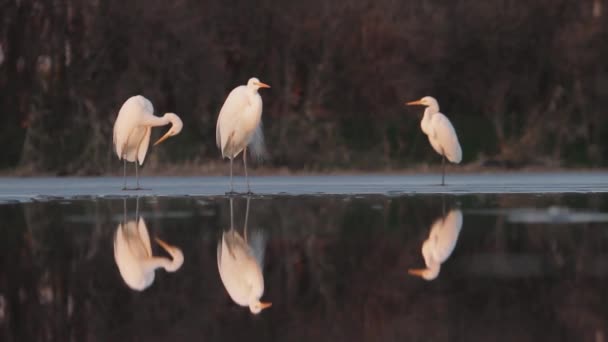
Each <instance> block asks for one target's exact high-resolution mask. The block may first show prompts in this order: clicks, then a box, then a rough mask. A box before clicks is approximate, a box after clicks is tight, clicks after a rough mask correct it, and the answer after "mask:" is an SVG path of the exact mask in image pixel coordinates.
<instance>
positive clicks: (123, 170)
mask: <svg viewBox="0 0 608 342" xmlns="http://www.w3.org/2000/svg"><path fill="white" fill-rule="evenodd" d="M122 161H123V163H122V180H123V186H122V189H123V190H127V160H126V159H124V158H123V159H122Z"/></svg>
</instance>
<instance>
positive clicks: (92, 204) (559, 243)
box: [0, 194, 608, 341]
mask: <svg viewBox="0 0 608 342" xmlns="http://www.w3.org/2000/svg"><path fill="white" fill-rule="evenodd" d="M231 202H232V210H231ZM231 213H232V215H231ZM0 219H1V222H0V267H1V268H0V339H1V340H2V341H244V340H251V341H267V340H272V341H310V340H316V341H395V340H415V341H448V340H450V341H458V340H464V341H468V340H500V341H514V340H518V341H522V340H523V341H529V340H573V341H606V340H608V323H607V322H608V288H607V286H606V284H607V281H608V226H607V225H608V195H606V194H587V195H580V194H578V195H577V194H569V195H563V194H562V195H559V194H558V195H555V194H553V195H542V196H541V195H526V194H502V195H465V196H450V195H416V196H413V195H412V196H393V197H386V196H381V195H372V196H343V195H334V196H285V197H283V196H276V195H273V196H258V197H255V196H254V197H251V198H247V197H243V196H240V197H234V198H233V199H232V200H231V199H229V198H227V197H224V196H217V197H174V198H172V197H142V198H139V199H136V198H127V199H123V198H118V197H117V198H112V199H108V198H106V199H93V200H91V199H86V200H77V199H76V200H53V201H46V202H30V203H21V204H19V203H13V204H11V203H9V204H3V205H0ZM231 222H232V223H231ZM231 227H232V229H231ZM218 245H219V248H218ZM423 246H424V247H423ZM423 250H424V253H423ZM218 268H221V269H222V272H220V270H218ZM260 281H261V284H262V286H263V289H262V290H261V291H260V288H259V287H260V284H259V282H260ZM256 291H257V292H258V293H257V295H261V296H259V301H260V302H261V303H272V305H271V306H269V307H267V308H265V309H261V312H260V313H259V314H254V313H252V310H253V309H250V307H249V306H248V304H247V303H249V302H255V300H256V299H258V298H257V297H258V296H257V295H256V294H254V293H253V292H256ZM251 298H253V299H251ZM242 305H244V306H242ZM266 306H267V305H266ZM258 309H260V308H259V307H258ZM254 311H255V310H254ZM258 311H259V310H258Z"/></svg>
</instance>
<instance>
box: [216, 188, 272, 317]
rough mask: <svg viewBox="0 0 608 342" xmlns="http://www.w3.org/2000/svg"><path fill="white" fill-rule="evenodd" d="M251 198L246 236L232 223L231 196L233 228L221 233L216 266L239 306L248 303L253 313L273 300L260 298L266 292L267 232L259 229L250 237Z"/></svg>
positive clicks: (247, 214) (267, 305)
mask: <svg viewBox="0 0 608 342" xmlns="http://www.w3.org/2000/svg"><path fill="white" fill-rule="evenodd" d="M248 216H249V198H247V212H246V214H245V228H244V237H243V236H241V234H239V233H238V232H237V231H236V230H235V228H234V224H233V221H234V219H233V211H232V198H231V199H230V230H228V231H227V232H224V233H223V234H222V240H221V241H219V242H218V245H217V267H218V270H219V272H220V278H221V279H222V283H223V284H224V287H225V288H226V291H227V292H228V294H229V295H230V298H232V300H233V301H234V302H235V303H237V304H238V305H240V306H248V307H249V310H251V312H252V313H254V314H258V313H260V312H261V311H262V310H263V309H266V308H268V307H270V306H271V305H272V304H271V303H264V302H260V297H262V295H263V294H264V275H263V274H262V267H263V265H264V248H265V246H266V241H265V236H264V235H263V233H262V231H259V230H256V231H254V232H253V233H252V236H251V239H250V240H248V238H247V219H248Z"/></svg>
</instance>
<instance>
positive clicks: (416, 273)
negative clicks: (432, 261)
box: [407, 269, 424, 278]
mask: <svg viewBox="0 0 608 342" xmlns="http://www.w3.org/2000/svg"><path fill="white" fill-rule="evenodd" d="M407 273H408V274H409V275H413V276H417V277H420V278H422V275H423V274H424V269H409V270H407Z"/></svg>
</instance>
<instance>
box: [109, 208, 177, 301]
mask: <svg viewBox="0 0 608 342" xmlns="http://www.w3.org/2000/svg"><path fill="white" fill-rule="evenodd" d="M155 240H156V242H157V243H158V244H159V245H160V246H161V247H162V248H164V249H165V250H166V251H167V252H168V253H169V254H170V255H171V257H172V258H173V260H169V259H168V258H164V257H155V256H152V248H151V246H150V236H149V235H148V228H147V227H146V223H145V222H144V219H143V218H141V217H140V218H139V221H138V222H136V221H135V220H130V221H128V222H127V223H124V224H123V223H121V224H119V225H118V228H117V229H116V235H115V237H114V260H115V261H116V265H117V266H118V270H119V271H120V275H121V276H122V279H123V280H124V281H125V283H126V284H127V285H128V286H129V287H130V288H132V289H133V290H137V291H143V290H144V289H146V288H147V287H148V286H150V285H151V284H152V282H153V281H154V271H155V270H156V269H157V268H160V267H162V268H164V269H165V270H166V271H167V272H175V271H177V270H178V269H179V268H180V267H181V266H182V264H183V263H184V255H183V254H182V251H181V250H180V249H179V248H177V247H175V246H171V245H169V244H167V243H166V242H164V241H162V240H161V239H159V238H156V239H155Z"/></svg>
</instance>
